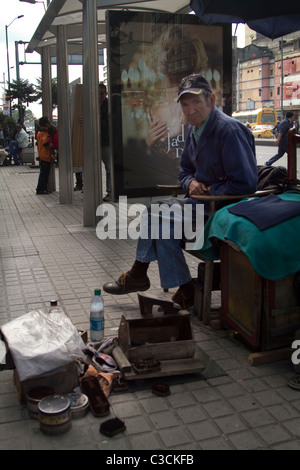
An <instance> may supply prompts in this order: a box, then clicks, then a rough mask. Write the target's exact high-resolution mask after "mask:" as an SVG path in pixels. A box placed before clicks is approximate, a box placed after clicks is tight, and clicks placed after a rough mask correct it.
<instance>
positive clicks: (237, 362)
mask: <svg viewBox="0 0 300 470" xmlns="http://www.w3.org/2000/svg"><path fill="white" fill-rule="evenodd" d="M37 178H38V169H30V168H29V167H27V166H19V167H14V166H11V167H1V168H0V205H1V215H0V217H1V224H0V231H1V232H0V236H1V242H0V243H1V245H0V247H1V257H0V263H1V273H0V289H1V295H0V325H3V324H5V323H6V322H8V321H10V320H11V319H13V318H15V317H18V316H20V315H23V314H25V313H27V312H29V311H30V310H33V309H36V308H46V307H48V306H49V301H50V300H52V299H57V300H58V301H59V304H60V305H61V306H62V308H63V309H64V310H65V312H66V313H67V315H68V316H69V317H70V319H71V320H72V322H73V324H74V325H75V326H76V328H78V329H84V330H88V328H89V304H90V299H91V296H92V294H93V290H94V289H95V288H102V285H103V284H104V283H105V282H106V281H108V280H112V279H115V278H116V277H117V276H118V275H119V274H120V273H121V272H123V271H124V270H126V269H128V268H129V266H130V265H131V263H132V260H133V259H134V256H135V244H136V243H135V241H132V240H105V241H101V240H99V239H98V238H97V236H96V233H95V229H92V228H85V227H83V225H82V220H83V217H82V199H83V195H82V193H81V192H75V203H74V205H72V206H69V205H60V204H59V196H58V193H57V192H56V193H52V194H49V195H43V196H37V195H36V194H35V188H36V183H37ZM57 181H58V178H57ZM188 260H189V265H190V267H191V272H192V275H193V276H196V272H197V260H196V259H195V258H193V257H189V258H188ZM149 277H150V279H151V289H150V291H149V292H150V293H152V294H155V293H157V292H160V293H161V288H160V283H159V275H158V268H157V264H156V263H152V264H151V266H150V270H149ZM171 294H172V290H171V291H170V295H171ZM215 301H216V302H217V301H218V299H217V298H216V299H215ZM104 302H105V336H106V337H111V336H117V332H118V327H119V323H120V318H121V315H122V312H130V311H137V310H138V302H137V296H136V294H130V295H126V296H115V297H114V296H111V295H108V294H105V293H104ZM192 327H193V331H194V336H195V339H196V341H197V346H198V347H199V350H200V351H203V356H204V357H206V360H207V363H208V364H209V363H210V361H211V363H212V364H213V367H212V369H210V370H206V371H204V374H203V376H202V375H197V376H196V377H195V376H192V377H190V376H187V375H186V376H184V375H183V376H180V377H174V378H169V379H168V381H169V384H170V390H171V394H170V395H169V396H168V397H165V398H162V397H158V396H156V395H153V394H152V392H151V381H150V382H149V380H148V381H135V383H134V384H130V387H129V390H128V391H127V392H119V393H111V394H110V396H109V402H110V405H111V413H110V415H109V416H108V417H106V418H95V417H94V416H93V415H92V414H91V413H90V412H89V413H88V414H87V415H86V416H85V417H84V418H81V419H76V420H73V421H72V428H71V430H70V431H68V432H67V433H65V434H62V435H60V436H58V437H54V436H46V435H44V434H43V433H42V432H41V431H40V429H39V423H38V421H36V420H33V419H31V418H29V417H28V414H27V410H26V407H25V406H24V405H22V404H20V402H19V401H18V398H17V395H16V392H15V389H14V385H13V380H12V376H13V373H12V371H2V372H0V449H2V450H4V449H6V450H12V449H16V450H21V449H22V450H38V449H39V450H55V449H57V450H67V449H68V450H105V451H118V450H119V451H121V450H127V451H137V450H150V451H158V450H167V451H176V450H177V451H178V450H180V451H182V452H183V453H186V454H187V453H188V451H193V450H208V449H209V450H214V449H219V450H223V449H224V450H225V449H228V450H254V449H260V450H269V449H274V450H275V449H276V450H279V449H280V450H281V449H282V450H292V449H294V450H300V419H299V417H300V392H299V391H296V390H293V389H291V388H290V387H289V386H288V385H287V382H288V380H289V378H290V377H292V376H294V375H295V372H294V371H293V368H292V365H291V363H290V361H281V362H276V363H271V364H266V365H262V366H256V367H253V366H251V365H249V363H248V355H249V353H250V351H249V349H247V347H246V346H244V345H243V344H241V343H240V342H238V341H237V340H235V339H233V338H232V337H231V336H230V332H229V331H225V330H221V331H215V330H212V329H211V328H210V327H206V326H204V325H203V324H202V323H201V322H199V321H198V320H197V319H195V318H194V317H192ZM115 416H116V417H118V418H120V419H122V420H124V422H125V425H126V431H125V432H124V433H121V434H118V435H116V436H115V437H113V438H107V437H105V436H103V435H102V434H100V433H99V427H100V424H101V423H102V422H103V421H104V420H106V419H108V418H113V417H115ZM153 453H154V452H153ZM156 453H157V452H156ZM177 453H178V452H177ZM132 454H133V452H132ZM129 455H130V454H129Z"/></svg>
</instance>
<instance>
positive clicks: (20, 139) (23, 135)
mask: <svg viewBox="0 0 300 470" xmlns="http://www.w3.org/2000/svg"><path fill="white" fill-rule="evenodd" d="M28 145H29V140H28V134H27V132H25V130H24V129H23V127H22V125H21V124H17V125H16V133H15V135H14V138H13V139H12V140H11V141H10V143H9V153H10V154H11V155H12V157H13V159H14V162H15V165H20V159H21V157H20V158H19V156H20V155H21V153H22V149H23V148H26V147H28Z"/></svg>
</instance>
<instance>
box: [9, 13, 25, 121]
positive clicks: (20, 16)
mask: <svg viewBox="0 0 300 470" xmlns="http://www.w3.org/2000/svg"><path fill="white" fill-rule="evenodd" d="M23 16H24V15H19V16H16V18H14V19H13V20H12V21H11V22H10V23H9V24H8V25H5V39H6V54H7V78H8V90H10V70H9V52H8V33H7V30H8V28H9V26H10V25H11V24H12V23H13V22H14V21H15V20H18V19H19V18H23ZM9 114H10V116H11V102H10V100H9Z"/></svg>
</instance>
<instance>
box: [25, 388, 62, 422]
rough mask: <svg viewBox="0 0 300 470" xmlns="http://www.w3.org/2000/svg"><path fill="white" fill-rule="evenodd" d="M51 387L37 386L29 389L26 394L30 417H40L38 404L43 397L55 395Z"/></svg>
mask: <svg viewBox="0 0 300 470" xmlns="http://www.w3.org/2000/svg"><path fill="white" fill-rule="evenodd" d="M54 393H55V392H54V390H53V388H51V387H35V388H32V389H31V390H29V391H28V393H27V395H26V406H27V411H28V414H29V416H30V418H33V419H39V409H38V405H39V403H40V401H41V400H42V399H43V398H46V397H49V396H51V395H54Z"/></svg>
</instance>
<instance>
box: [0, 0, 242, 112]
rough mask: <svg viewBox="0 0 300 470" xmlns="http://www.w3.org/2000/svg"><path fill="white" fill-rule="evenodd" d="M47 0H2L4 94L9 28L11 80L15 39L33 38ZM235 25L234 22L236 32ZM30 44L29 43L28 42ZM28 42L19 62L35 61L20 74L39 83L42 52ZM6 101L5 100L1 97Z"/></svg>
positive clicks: (75, 72)
mask: <svg viewBox="0 0 300 470" xmlns="http://www.w3.org/2000/svg"><path fill="white" fill-rule="evenodd" d="M46 5H47V1H46V0H44V1H43V0H40V1H38V2H37V3H35V4H31V3H25V2H21V1H19V0H0V12H1V14H0V85H1V88H0V89H1V92H0V97H2V94H3V92H4V89H5V88H7V84H5V83H4V82H5V81H7V79H8V72H7V69H8V67H7V65H8V64H7V50H6V34H5V31H6V28H5V26H8V28H7V34H8V54H9V69H10V81H12V80H15V79H16V58H15V57H16V46H15V41H23V42H29V41H30V40H31V38H32V36H33V35H34V33H35V30H36V28H37V27H38V25H39V23H40V21H41V19H42V17H43V16H44V14H45V7H46ZM19 15H24V17H23V18H19V19H17V17H18V16H19ZM234 31H235V25H233V33H234ZM237 35H238V47H244V43H243V40H244V25H242V24H239V25H238V28H237ZM25 46H26V45H25ZM25 46H24V45H20V44H19V45H18V52H19V62H25V61H26V62H31V64H30V65H29V64H24V65H20V68H19V71H20V78H22V79H27V80H28V81H29V83H33V84H34V85H36V84H37V78H41V65H40V64H38V65H37V64H33V63H34V62H39V63H40V60H41V59H40V55H39V54H38V53H32V54H26V55H25V48H26V47H25ZM51 74H52V77H53V78H54V77H56V66H52V70H51ZM77 78H81V79H82V69H81V66H78V65H72V66H69V81H70V82H71V81H73V80H75V79H77ZM1 104H2V101H1ZM30 109H31V111H32V112H33V114H34V115H35V116H36V117H37V118H39V117H40V116H41V113H42V107H41V105H39V104H38V103H32V104H31V105H30Z"/></svg>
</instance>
